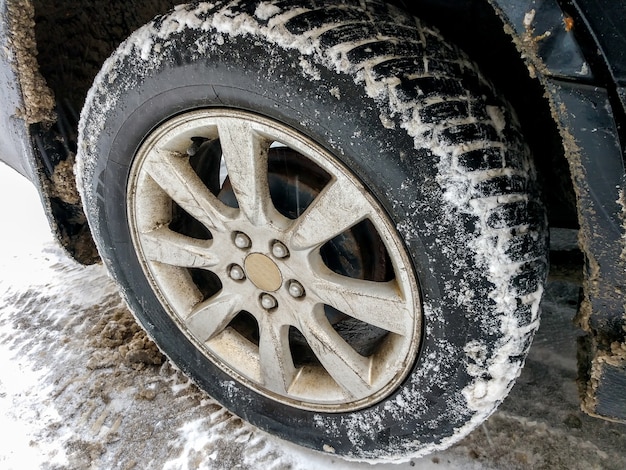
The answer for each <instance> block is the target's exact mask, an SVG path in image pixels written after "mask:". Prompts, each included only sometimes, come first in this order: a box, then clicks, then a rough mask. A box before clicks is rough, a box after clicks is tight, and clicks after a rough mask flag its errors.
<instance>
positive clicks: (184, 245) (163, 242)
mask: <svg viewBox="0 0 626 470" xmlns="http://www.w3.org/2000/svg"><path fill="white" fill-rule="evenodd" d="M211 245H212V240H198V239H196V238H191V237H187V236H185V235H181V234H180V233H176V232H173V231H172V230H170V229H169V228H167V227H161V228H159V229H157V230H154V231H152V232H149V233H144V234H142V235H141V248H142V249H143V252H144V254H145V256H146V258H147V259H149V260H151V261H158V262H159V263H164V264H169V265H172V266H179V267H183V268H210V267H213V266H215V265H217V264H218V263H219V258H218V256H217V255H216V254H215V253H213V252H211V251H209V250H210V248H211Z"/></svg>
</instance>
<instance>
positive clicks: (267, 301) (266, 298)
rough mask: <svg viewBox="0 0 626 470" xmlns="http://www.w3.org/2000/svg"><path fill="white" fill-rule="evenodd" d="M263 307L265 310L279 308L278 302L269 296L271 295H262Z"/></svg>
mask: <svg viewBox="0 0 626 470" xmlns="http://www.w3.org/2000/svg"><path fill="white" fill-rule="evenodd" d="M260 300H261V307H263V308H264V309H265V310H274V309H275V308H276V307H278V302H277V301H276V299H275V298H274V297H273V296H271V295H269V294H261V298H260Z"/></svg>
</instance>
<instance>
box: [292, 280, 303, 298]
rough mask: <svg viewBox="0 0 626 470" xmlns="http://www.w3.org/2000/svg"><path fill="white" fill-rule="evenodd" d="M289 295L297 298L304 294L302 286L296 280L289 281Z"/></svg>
mask: <svg viewBox="0 0 626 470" xmlns="http://www.w3.org/2000/svg"><path fill="white" fill-rule="evenodd" d="M289 295H291V296H292V297H295V298H298V297H302V296H303V295H304V287H302V284H300V283H299V282H298V281H291V282H290V283H289Z"/></svg>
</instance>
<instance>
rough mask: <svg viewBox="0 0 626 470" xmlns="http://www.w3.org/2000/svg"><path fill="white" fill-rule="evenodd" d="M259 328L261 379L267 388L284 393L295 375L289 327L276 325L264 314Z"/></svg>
mask: <svg viewBox="0 0 626 470" xmlns="http://www.w3.org/2000/svg"><path fill="white" fill-rule="evenodd" d="M259 330H260V332H259V333H260V339H259V356H260V362H261V380H262V382H263V384H264V385H265V387H267V388H268V389H270V390H272V391H274V392H276V393H282V394H285V393H287V391H288V390H289V386H290V385H291V383H292V382H293V380H294V378H295V376H296V369H295V367H294V365H293V359H292V357H291V350H290V348H289V328H288V327H287V326H285V325H276V324H275V322H273V321H272V319H271V318H270V316H269V315H265V316H263V317H261V321H260V322H259Z"/></svg>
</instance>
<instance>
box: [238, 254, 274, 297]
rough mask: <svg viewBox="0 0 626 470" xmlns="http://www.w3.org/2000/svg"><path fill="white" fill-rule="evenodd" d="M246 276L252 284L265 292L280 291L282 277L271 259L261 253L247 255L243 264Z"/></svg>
mask: <svg viewBox="0 0 626 470" xmlns="http://www.w3.org/2000/svg"><path fill="white" fill-rule="evenodd" d="M244 267H245V269H246V275H247V276H248V279H250V280H251V281H252V283H253V284H254V285H255V286H257V287H258V288H259V289H261V290H263V291H265V292H275V291H277V290H278V289H280V286H281V285H282V283H283V277H282V276H281V274H280V269H278V266H276V263H274V262H273V261H272V260H271V259H269V258H268V257H267V256H265V255H263V254H261V253H252V254H250V255H248V257H247V258H246V261H245V262H244Z"/></svg>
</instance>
